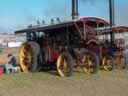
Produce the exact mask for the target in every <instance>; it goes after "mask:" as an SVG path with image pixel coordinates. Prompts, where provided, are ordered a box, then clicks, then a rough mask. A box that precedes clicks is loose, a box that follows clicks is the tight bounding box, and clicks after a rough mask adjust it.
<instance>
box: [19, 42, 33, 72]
mask: <svg viewBox="0 0 128 96" xmlns="http://www.w3.org/2000/svg"><path fill="white" fill-rule="evenodd" d="M32 56H33V52H32V48H31V46H30V45H29V44H23V45H22V46H21V48H20V65H21V68H22V70H23V72H29V71H30V69H31V66H32V63H33V57H32Z"/></svg>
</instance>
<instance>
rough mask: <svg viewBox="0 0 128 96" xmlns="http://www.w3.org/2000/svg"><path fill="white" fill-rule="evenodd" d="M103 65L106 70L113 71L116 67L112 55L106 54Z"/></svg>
mask: <svg viewBox="0 0 128 96" xmlns="http://www.w3.org/2000/svg"><path fill="white" fill-rule="evenodd" d="M102 66H103V69H104V70H105V71H111V70H112V69H113V68H114V62H113V57H112V56H105V57H104V58H103V60H102Z"/></svg>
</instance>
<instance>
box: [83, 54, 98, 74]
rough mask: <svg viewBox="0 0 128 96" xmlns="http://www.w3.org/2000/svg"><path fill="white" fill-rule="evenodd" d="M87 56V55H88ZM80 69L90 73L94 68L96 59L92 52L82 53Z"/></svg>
mask: <svg viewBox="0 0 128 96" xmlns="http://www.w3.org/2000/svg"><path fill="white" fill-rule="evenodd" d="M88 56H89V57H88ZM82 63H83V64H82V69H83V71H84V72H86V73H88V74H91V73H94V72H95V70H96V60H95V57H94V55H92V54H84V55H83V57H82Z"/></svg>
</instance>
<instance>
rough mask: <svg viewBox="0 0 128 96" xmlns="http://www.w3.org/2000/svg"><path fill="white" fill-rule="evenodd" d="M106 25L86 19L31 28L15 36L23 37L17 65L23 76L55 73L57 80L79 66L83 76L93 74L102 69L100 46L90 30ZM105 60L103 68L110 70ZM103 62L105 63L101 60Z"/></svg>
mask: <svg viewBox="0 0 128 96" xmlns="http://www.w3.org/2000/svg"><path fill="white" fill-rule="evenodd" d="M108 25H109V24H108V22H106V21H104V20H102V19H99V18H94V17H87V18H81V19H76V20H72V21H69V22H63V23H58V24H51V25H45V26H35V27H32V28H27V29H23V30H18V31H16V32H15V33H16V34H19V33H26V36H27V42H25V43H24V44H23V45H22V46H21V49H20V65H21V68H22V70H23V71H24V72H29V71H33V72H34V71H39V70H45V71H47V70H53V69H54V70H57V71H58V73H59V74H60V75H61V76H63V77H64V76H70V75H71V74H72V72H73V68H74V67H77V66H80V67H81V68H82V69H83V71H84V72H86V73H95V72H97V71H98V69H99V66H100V65H102V58H103V57H102V52H101V44H100V42H99V41H98V32H96V31H95V30H94V29H95V28H98V27H105V26H108ZM108 59H111V58H107V62H108V64H107V65H102V66H104V67H103V68H104V69H105V70H111V69H112V66H113V63H112V62H111V60H108ZM104 62H106V59H105V60H104Z"/></svg>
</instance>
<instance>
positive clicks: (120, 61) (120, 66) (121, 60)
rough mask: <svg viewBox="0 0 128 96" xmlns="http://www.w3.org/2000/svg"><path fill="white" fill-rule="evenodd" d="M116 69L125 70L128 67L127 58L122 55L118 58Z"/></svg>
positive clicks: (116, 59)
mask: <svg viewBox="0 0 128 96" xmlns="http://www.w3.org/2000/svg"><path fill="white" fill-rule="evenodd" d="M115 67H116V68H117V69H124V68H125V67H126V62H125V58H124V57H123V56H122V55H119V56H116V58H115Z"/></svg>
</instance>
